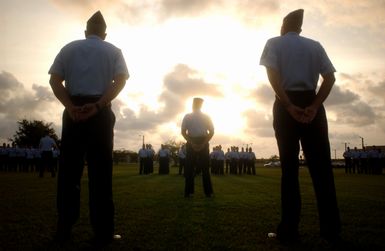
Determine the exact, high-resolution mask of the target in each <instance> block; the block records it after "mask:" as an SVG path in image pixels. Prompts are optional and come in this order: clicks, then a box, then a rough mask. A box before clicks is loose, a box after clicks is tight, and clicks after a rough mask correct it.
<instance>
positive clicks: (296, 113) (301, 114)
mask: <svg viewBox="0 0 385 251" xmlns="http://www.w3.org/2000/svg"><path fill="white" fill-rule="evenodd" d="M286 110H287V111H288V112H289V114H290V115H291V117H292V118H293V119H294V120H296V121H297V122H300V123H304V121H305V109H302V108H301V107H298V106H296V105H293V104H291V105H289V106H288V107H286Z"/></svg>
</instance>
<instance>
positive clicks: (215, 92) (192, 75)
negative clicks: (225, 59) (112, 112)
mask: <svg viewBox="0 0 385 251" xmlns="http://www.w3.org/2000/svg"><path fill="white" fill-rule="evenodd" d="M196 95H199V96H204V97H207V96H211V97H222V93H221V91H220V89H219V86H218V85H215V84H211V83H207V82H205V80H204V79H202V78H200V77H199V72H198V71H196V70H194V69H191V68H190V67H189V66H187V65H183V64H179V65H176V66H175V68H174V69H173V71H172V72H170V73H168V74H166V76H165V77H164V80H163V91H162V93H161V94H160V96H159V102H160V104H161V107H160V108H159V109H158V110H157V111H154V110H150V109H149V108H147V107H146V106H144V105H142V106H141V108H140V110H139V112H138V113H135V112H134V111H133V110H131V109H129V108H124V107H122V104H120V105H119V103H118V104H117V106H116V109H117V110H118V111H120V112H119V113H120V114H121V115H119V117H118V119H117V125H116V129H117V130H142V131H147V130H155V129H156V128H158V127H159V126H161V125H163V124H167V123H170V122H171V123H172V122H173V121H175V120H176V119H177V117H178V116H180V114H181V113H182V112H183V111H184V109H185V102H186V100H187V99H191V98H192V97H194V96H196Z"/></svg>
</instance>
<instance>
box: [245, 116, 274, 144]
mask: <svg viewBox="0 0 385 251" xmlns="http://www.w3.org/2000/svg"><path fill="white" fill-rule="evenodd" d="M242 115H243V117H245V118H246V126H245V127H246V128H247V129H246V133H247V134H251V135H257V136H259V137H263V138H265V137H266V138H269V137H274V130H273V118H272V116H271V115H270V114H266V113H265V112H262V111H255V110H251V109H250V110H246V111H244V112H243V113H242Z"/></svg>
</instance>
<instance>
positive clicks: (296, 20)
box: [281, 9, 304, 35]
mask: <svg viewBox="0 0 385 251" xmlns="http://www.w3.org/2000/svg"><path fill="white" fill-rule="evenodd" d="M303 12H304V11H303V9H298V10H295V11H292V12H290V13H289V14H287V15H286V17H284V18H283V22H282V26H281V35H285V34H286V33H288V32H296V33H298V34H300V33H301V31H302V29H301V27H302V22H303Z"/></svg>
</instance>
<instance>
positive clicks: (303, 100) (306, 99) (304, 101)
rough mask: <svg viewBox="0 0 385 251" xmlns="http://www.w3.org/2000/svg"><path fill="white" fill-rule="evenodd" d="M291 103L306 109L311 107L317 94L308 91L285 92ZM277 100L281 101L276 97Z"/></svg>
mask: <svg viewBox="0 0 385 251" xmlns="http://www.w3.org/2000/svg"><path fill="white" fill-rule="evenodd" d="M285 92H286V94H287V96H288V97H289V99H290V101H291V102H292V103H293V104H294V105H296V106H299V107H302V108H304V107H306V106H308V105H311V103H312V102H313V101H314V99H315V97H316V92H315V91H314V90H308V91H285ZM276 100H278V101H279V98H278V97H277V96H276Z"/></svg>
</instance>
